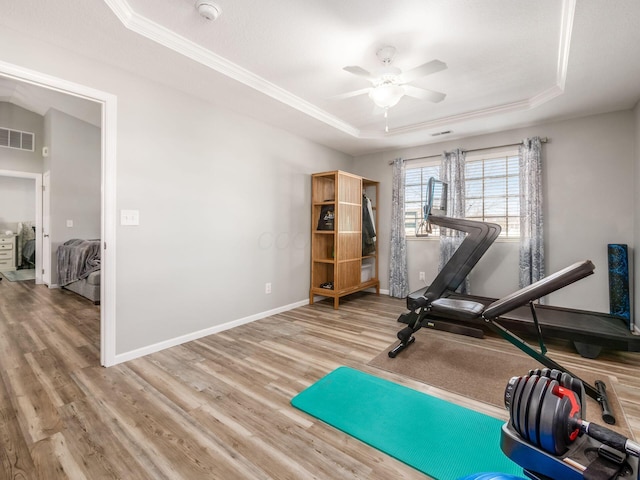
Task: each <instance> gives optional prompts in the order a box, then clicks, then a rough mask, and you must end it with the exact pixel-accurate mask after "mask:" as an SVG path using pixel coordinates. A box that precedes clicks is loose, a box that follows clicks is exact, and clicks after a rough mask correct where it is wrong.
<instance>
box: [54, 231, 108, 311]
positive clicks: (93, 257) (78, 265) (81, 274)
mask: <svg viewBox="0 0 640 480" xmlns="http://www.w3.org/2000/svg"><path fill="white" fill-rule="evenodd" d="M57 260H58V285H60V286H61V287H62V288H65V289H67V290H70V291H72V292H74V293H77V294H79V295H82V296H83V297H85V298H87V299H89V300H91V301H92V302H93V303H94V304H96V305H98V304H99V303H100V240H82V239H79V238H73V239H71V240H67V241H66V242H64V243H63V244H62V245H60V246H59V247H58V250H57Z"/></svg>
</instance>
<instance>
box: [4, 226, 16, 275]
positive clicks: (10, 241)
mask: <svg viewBox="0 0 640 480" xmlns="http://www.w3.org/2000/svg"><path fill="white" fill-rule="evenodd" d="M16 238H17V235H0V272H11V271H13V270H15V269H16V255H17V254H18V251H17V248H16Z"/></svg>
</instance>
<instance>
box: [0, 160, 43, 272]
mask: <svg viewBox="0 0 640 480" xmlns="http://www.w3.org/2000/svg"><path fill="white" fill-rule="evenodd" d="M0 177H10V178H22V179H26V180H27V181H29V180H32V181H33V185H34V212H33V216H31V217H29V218H25V219H24V220H27V219H33V218H35V227H36V232H40V231H42V174H40V173H31V172H18V171H14V170H0ZM16 233H18V232H16ZM35 240H36V256H35V270H36V271H35V276H36V279H35V281H36V283H42V238H41V236H40V235H36V236H35Z"/></svg>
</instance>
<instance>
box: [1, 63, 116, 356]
mask: <svg viewBox="0 0 640 480" xmlns="http://www.w3.org/2000/svg"><path fill="white" fill-rule="evenodd" d="M0 76H2V77H6V78H10V79H13V80H15V81H17V82H24V83H26V84H29V85H35V86H38V87H42V88H44V89H48V90H53V91H55V92H60V93H63V94H66V95H70V96H73V97H77V98H82V99H86V100H89V101H92V102H97V103H98V104H99V105H100V106H101V113H102V122H101V126H102V128H101V197H102V198H101V215H100V216H101V222H100V225H101V239H102V242H101V270H100V284H101V288H100V304H101V308H100V363H101V365H103V366H111V365H114V364H115V355H116V352H115V328H116V323H115V322H116V319H115V252H116V248H115V245H116V242H115V230H116V214H115V181H116V179H115V165H116V102H117V100H116V97H115V96H114V95H112V94H109V93H106V92H102V91H99V90H95V89H93V88H91V87H87V86H84V85H80V84H76V83H72V82H69V81H67V80H64V79H61V78H56V77H52V76H50V75H47V74H45V73H42V72H37V71H34V70H29V69H26V68H23V67H20V66H17V65H13V64H9V63H6V62H2V61H0ZM12 173H17V172H12ZM33 175H38V179H39V182H40V183H39V188H38V187H37V188H36V195H38V193H39V195H40V197H39V201H37V202H36V205H39V206H40V207H39V214H37V215H36V217H37V218H36V222H37V223H39V225H40V229H39V231H40V232H41V231H42V175H41V174H33ZM38 179H36V182H38ZM38 237H40V245H37V246H36V249H37V250H38V251H39V252H40V265H42V256H41V254H42V238H41V237H42V236H41V235H36V238H38ZM38 247H39V248H38ZM37 265H38V264H37ZM36 270H37V271H40V272H41V270H42V267H40V269H39V270H38V267H37V266H36ZM40 283H42V276H40Z"/></svg>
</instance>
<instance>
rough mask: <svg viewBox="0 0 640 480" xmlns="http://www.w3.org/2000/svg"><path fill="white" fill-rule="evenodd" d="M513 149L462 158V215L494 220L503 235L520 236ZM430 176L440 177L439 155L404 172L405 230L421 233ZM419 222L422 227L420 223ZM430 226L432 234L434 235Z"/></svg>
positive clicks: (409, 233)
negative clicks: (429, 161)
mask: <svg viewBox="0 0 640 480" xmlns="http://www.w3.org/2000/svg"><path fill="white" fill-rule="evenodd" d="M519 174H520V171H519V160H518V153H517V152H515V151H509V152H503V153H500V154H496V153H484V154H482V155H467V158H466V162H465V190H466V201H465V212H466V213H465V216H466V218H469V219H471V220H480V221H486V222H491V223H497V224H498V225H500V226H501V227H502V232H501V233H500V236H501V237H502V238H517V237H519V236H520V177H519ZM430 177H434V178H439V177H440V159H434V160H433V161H432V162H431V163H429V164H421V165H420V166H413V167H407V169H406V172H405V231H406V234H407V236H415V235H416V233H418V234H422V233H425V232H424V227H423V223H422V207H423V205H424V204H425V201H426V198H427V182H428V181H429V178H430ZM421 225H422V227H421ZM437 234H438V231H437V229H436V228H433V232H432V233H431V235H437Z"/></svg>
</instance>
